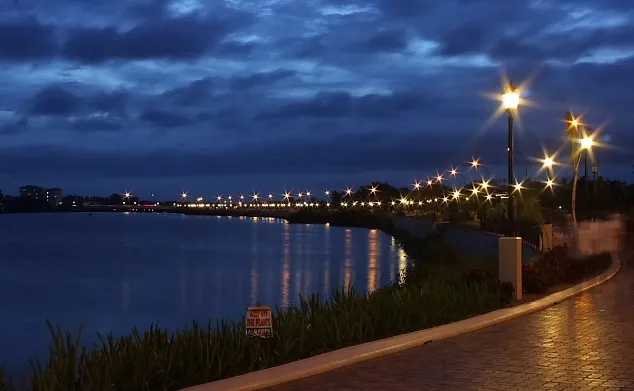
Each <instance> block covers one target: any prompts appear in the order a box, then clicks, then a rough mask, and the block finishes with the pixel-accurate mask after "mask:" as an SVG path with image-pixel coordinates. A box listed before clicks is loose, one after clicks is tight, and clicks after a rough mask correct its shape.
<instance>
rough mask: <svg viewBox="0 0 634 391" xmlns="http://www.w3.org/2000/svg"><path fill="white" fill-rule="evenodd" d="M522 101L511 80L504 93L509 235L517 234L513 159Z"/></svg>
mask: <svg viewBox="0 0 634 391" xmlns="http://www.w3.org/2000/svg"><path fill="white" fill-rule="evenodd" d="M519 103H520V93H519V90H517V89H516V88H515V87H513V83H512V82H509V86H508V87H507V90H506V91H505V92H504V95H502V104H503V107H504V109H505V110H506V112H507V113H508V182H507V185H508V186H507V187H508V193H509V198H508V216H509V221H508V222H509V227H508V236H515V216H514V213H513V190H514V189H513V185H512V183H513V180H514V178H515V173H514V170H513V166H514V161H513V144H514V143H513V111H515V110H517V106H518V105H519Z"/></svg>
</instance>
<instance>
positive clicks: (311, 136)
mask: <svg viewBox="0 0 634 391" xmlns="http://www.w3.org/2000/svg"><path fill="white" fill-rule="evenodd" d="M1 6H2V7H3V8H2V12H1V13H0V86H1V87H0V88H1V91H2V94H0V189H3V190H4V191H5V192H7V193H15V192H16V188H17V186H19V185H22V184H26V183H35V184H41V185H45V186H60V187H62V188H64V189H65V190H66V191H67V192H77V193H83V194H109V193H111V192H121V191H123V190H124V189H128V190H132V191H133V192H135V193H137V194H139V195H141V196H145V195H149V194H150V193H155V194H157V196H160V197H163V198H169V197H172V196H173V195H176V194H178V193H179V192H180V191H181V190H187V191H189V192H190V193H192V194H201V195H206V196H212V195H215V194H216V193H225V194H226V193H229V192H235V193H237V192H250V191H253V190H256V191H261V192H268V191H274V192H281V191H282V190H283V189H284V188H287V189H289V190H290V189H296V188H302V189H307V188H313V189H315V191H316V190H320V189H321V188H322V187H323V188H326V187H329V188H333V187H343V186H345V185H357V184H363V183H367V182H368V181H370V180H382V181H389V182H393V183H398V184H408V183H411V182H413V179H414V178H415V177H416V178H425V177H427V176H429V175H432V174H434V173H435V172H436V171H437V170H443V169H447V168H449V166H450V165H454V166H455V165H458V164H463V165H464V162H465V161H466V160H468V159H469V158H470V157H471V156H477V157H481V158H482V161H483V162H484V163H486V164H488V165H489V166H490V167H491V169H492V170H493V171H494V172H495V173H498V174H499V176H501V177H502V176H503V174H504V170H503V164H504V162H505V159H506V154H505V149H506V131H505V121H504V120H503V119H502V118H500V119H498V120H496V121H493V122H491V123H488V122H487V120H488V119H489V117H490V116H491V114H492V113H493V112H495V110H496V108H497V106H498V102H495V101H493V100H490V99H488V98H486V97H485V94H486V93H492V92H497V91H499V90H500V89H501V82H500V75H501V74H502V73H503V72H504V73H506V74H508V75H509V76H510V77H512V78H513V80H514V81H516V82H517V83H518V84H519V83H520V82H523V81H524V80H528V79H530V80H532V83H531V84H530V85H529V86H528V87H527V88H526V89H525V90H524V91H523V94H524V95H526V96H527V98H529V99H530V100H531V101H533V102H535V104H534V105H533V107H523V108H521V109H520V111H521V118H522V128H521V129H519V130H518V132H517V145H518V150H519V151H520V152H522V153H523V154H525V155H527V156H537V155H539V154H540V151H541V147H542V145H543V146H546V147H547V148H549V149H551V150H554V149H556V148H557V147H559V146H560V145H561V144H562V135H563V129H564V124H563V123H562V119H563V115H564V113H565V112H566V110H568V109H569V108H570V109H572V110H574V111H575V112H585V113H586V117H585V121H586V122H588V123H589V124H591V125H592V126H596V127H600V126H601V127H603V128H604V129H605V130H604V132H603V136H602V137H605V140H607V141H609V143H610V144H611V145H612V146H613V148H611V149H603V150H601V151H600V152H599V153H598V157H599V159H600V161H601V166H602V171H603V172H604V173H605V174H606V175H608V176H612V177H620V178H623V179H628V180H629V179H631V174H632V163H633V162H634V157H632V155H631V146H632V145H634V143H633V142H632V141H634V138H633V136H632V132H631V131H630V127H631V124H632V123H633V121H634V114H633V113H632V107H633V104H634V98H633V94H632V91H633V90H634V78H633V77H632V75H633V74H634V72H633V71H634V27H632V26H634V24H633V23H632V19H633V18H634V12H633V11H632V7H631V2H630V1H628V0H600V1H599V0H596V1H595V0H569V1H567V0H550V1H548V0H533V1H528V0H513V1H507V2H502V1H497V0H444V1H432V0H418V1H416V0H350V1H343V0H302V1H299V0H224V1H223V0H213V1H212V0H174V1H170V0H108V1H105V0H91V1H84V0H57V1H55V2H51V1H36V0H13V1H5V2H3V4H2V5H1ZM518 160H519V162H518V169H517V170H518V176H520V177H523V175H524V174H523V172H524V169H523V163H522V157H521V156H520V157H518ZM530 171H531V173H532V172H533V171H535V170H534V169H533V167H531V168H530ZM561 175H564V174H561Z"/></svg>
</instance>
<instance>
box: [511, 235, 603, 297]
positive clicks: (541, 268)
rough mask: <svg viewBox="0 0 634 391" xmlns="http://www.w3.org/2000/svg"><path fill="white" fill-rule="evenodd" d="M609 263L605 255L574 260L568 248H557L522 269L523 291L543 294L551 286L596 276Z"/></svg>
mask: <svg viewBox="0 0 634 391" xmlns="http://www.w3.org/2000/svg"><path fill="white" fill-rule="evenodd" d="M611 262H612V258H611V256H610V254H607V253H605V254H599V255H592V256H589V257H584V258H575V257H573V256H572V254H571V250H570V248H569V247H568V246H565V245H564V246H557V247H555V248H553V249H552V250H551V251H549V252H546V253H543V254H542V255H541V256H540V257H539V258H538V259H537V260H536V261H535V262H532V263H530V264H527V265H524V266H523V267H522V280H523V281H522V282H523V287H524V291H525V292H526V293H544V292H545V291H546V290H547V289H548V288H551V287H553V286H556V285H559V284H563V283H573V282H577V281H580V280H583V279H584V278H587V277H590V276H593V275H596V274H598V273H600V272H602V271H604V270H606V269H607V268H608V267H609V266H610V264H611Z"/></svg>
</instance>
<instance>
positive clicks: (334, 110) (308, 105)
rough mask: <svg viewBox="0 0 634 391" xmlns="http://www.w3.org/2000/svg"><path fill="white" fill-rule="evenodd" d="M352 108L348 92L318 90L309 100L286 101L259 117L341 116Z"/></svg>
mask: <svg viewBox="0 0 634 391" xmlns="http://www.w3.org/2000/svg"><path fill="white" fill-rule="evenodd" d="M352 109H353V99H352V96H351V95H350V94H349V93H348V92H343V91H341V92H320V93H319V94H317V95H315V97H313V98H312V99H310V100H307V101H303V102H292V103H287V104H285V105H283V106H282V107H280V108H279V109H278V110H277V111H275V112H270V113H265V114H264V115H262V116H261V118H301V117H315V118H341V117H346V116H348V115H349V114H350V113H351V112H352Z"/></svg>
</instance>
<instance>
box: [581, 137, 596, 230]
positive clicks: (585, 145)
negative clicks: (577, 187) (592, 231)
mask: <svg viewBox="0 0 634 391" xmlns="http://www.w3.org/2000/svg"><path fill="white" fill-rule="evenodd" d="M593 145H594V140H592V138H591V137H588V136H585V137H584V138H582V139H581V149H582V150H583V152H584V156H583V164H584V165H585V176H584V182H585V187H586V190H585V191H586V196H585V200H584V201H585V205H584V207H585V212H586V218H588V198H589V192H588V153H589V152H590V151H591V150H592V146H593Z"/></svg>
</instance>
